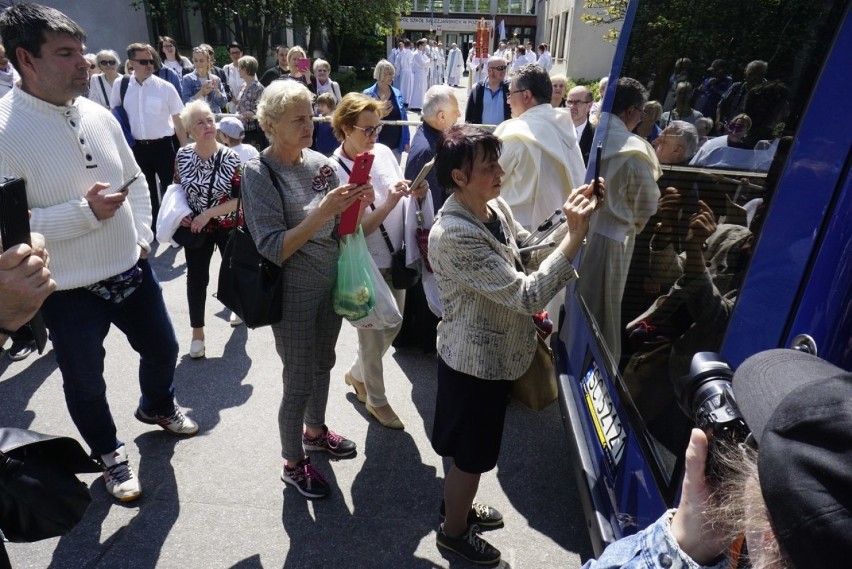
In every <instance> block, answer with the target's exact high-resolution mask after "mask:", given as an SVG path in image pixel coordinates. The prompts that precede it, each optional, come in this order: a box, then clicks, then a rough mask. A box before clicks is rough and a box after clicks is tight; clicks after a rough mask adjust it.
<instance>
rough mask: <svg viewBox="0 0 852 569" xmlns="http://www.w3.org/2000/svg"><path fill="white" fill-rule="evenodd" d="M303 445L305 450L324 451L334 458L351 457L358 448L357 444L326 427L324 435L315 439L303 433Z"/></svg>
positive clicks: (323, 431)
mask: <svg viewBox="0 0 852 569" xmlns="http://www.w3.org/2000/svg"><path fill="white" fill-rule="evenodd" d="M302 444H303V445H304V447H305V450H324V451H326V452H330V453H331V454H333V455H334V456H349V455H350V454H352V453H354V452H355V448H356V446H355V443H353V442H352V441H350V440H349V439H347V438H346V437H343V436H341V435H338V434H337V433H335V432H334V431H332V430H330V429H329V428H328V427H325V426H324V427H323V428H322V433H321V434H319V435H318V436H317V437H316V438H313V439H312V438H310V437H308V434H307V433H306V432H305V433H302Z"/></svg>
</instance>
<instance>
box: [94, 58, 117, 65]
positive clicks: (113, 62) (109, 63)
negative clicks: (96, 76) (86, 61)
mask: <svg viewBox="0 0 852 569" xmlns="http://www.w3.org/2000/svg"><path fill="white" fill-rule="evenodd" d="M116 63H118V62H117V61H116V60H114V59H105V60H104V61H99V62H98V65H106V66H112V65H115V64H116Z"/></svg>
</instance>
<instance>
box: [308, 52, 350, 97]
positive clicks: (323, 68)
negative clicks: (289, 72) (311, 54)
mask: <svg viewBox="0 0 852 569" xmlns="http://www.w3.org/2000/svg"><path fill="white" fill-rule="evenodd" d="M313 69H314V76H315V77H316V86H317V95H322V94H323V93H331V94H332V95H334V102H335V104H337V103H339V102H340V100H341V99H342V98H343V95H341V94H340V85H339V84H338V83H337V81H332V80H331V64H330V63H329V62H328V61H326V60H324V59H319V58H317V59H316V60H315V61H314V67H313Z"/></svg>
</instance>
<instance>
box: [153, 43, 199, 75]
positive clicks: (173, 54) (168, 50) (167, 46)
mask: <svg viewBox="0 0 852 569" xmlns="http://www.w3.org/2000/svg"><path fill="white" fill-rule="evenodd" d="M157 53H159V55H160V59H162V60H163V67H167V68H169V69H171V70H172V71H174V72H175V73H177V75H178V77H182V76H183V74H184V71H185V72H186V73H189V72H190V71H192V62H191V61H189V59H188V58H187V57H186V56H183V55H181V54H180V51H179V50H178V47H177V44H176V43H175V40H173V39H172V38H170V37H169V36H160V37H159V38H158V39H157Z"/></svg>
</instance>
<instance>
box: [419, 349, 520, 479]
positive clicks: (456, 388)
mask: <svg viewBox="0 0 852 569" xmlns="http://www.w3.org/2000/svg"><path fill="white" fill-rule="evenodd" d="M511 385H512V383H511V381H501V380H488V379H480V378H478V377H474V376H472V375H468V374H466V373H462V372H460V371H457V370H454V369H453V368H451V367H450V366H448V365H447V364H446V363H444V360H442V359H441V358H440V357H439V358H438V396H437V401H436V404H435V421H434V425H433V427H432V448H433V449H435V452H437V453H438V454H440V455H441V456H444V457H449V458H452V459H453V462H454V463H455V465H456V467H457V468H459V469H460V470H462V471H463V472H468V473H471V474H481V473H483V472H488V471H489V470H492V469H493V468H494V467H495V466H497V459H498V458H499V456H500V445H501V443H502V441H503V424H504V423H505V419H506V407H507V405H508V404H509V388H510V387H511Z"/></svg>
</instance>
